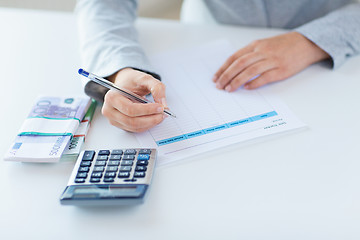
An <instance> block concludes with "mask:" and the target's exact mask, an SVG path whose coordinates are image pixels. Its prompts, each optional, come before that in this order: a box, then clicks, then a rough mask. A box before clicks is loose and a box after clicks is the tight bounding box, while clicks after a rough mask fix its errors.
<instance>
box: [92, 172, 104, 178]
mask: <svg viewBox="0 0 360 240" xmlns="http://www.w3.org/2000/svg"><path fill="white" fill-rule="evenodd" d="M91 177H92V178H101V177H102V172H93V173H92V174H91Z"/></svg>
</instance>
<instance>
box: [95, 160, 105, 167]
mask: <svg viewBox="0 0 360 240" xmlns="http://www.w3.org/2000/svg"><path fill="white" fill-rule="evenodd" d="M105 165H106V161H104V160H97V161H96V162H95V166H105Z"/></svg>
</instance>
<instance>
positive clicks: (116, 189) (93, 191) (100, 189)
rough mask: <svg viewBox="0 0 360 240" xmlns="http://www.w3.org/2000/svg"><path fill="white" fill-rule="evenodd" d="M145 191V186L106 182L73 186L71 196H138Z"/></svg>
mask: <svg viewBox="0 0 360 240" xmlns="http://www.w3.org/2000/svg"><path fill="white" fill-rule="evenodd" d="M144 192H145V188H144V187H143V186H140V185H132V186H126V185H116V184H108V185H106V186H104V185H102V186H100V185H90V186H73V193H72V194H73V197H75V198H118V197H140V196H141V195H143V194H144Z"/></svg>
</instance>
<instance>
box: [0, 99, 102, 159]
mask: <svg viewBox="0 0 360 240" xmlns="http://www.w3.org/2000/svg"><path fill="white" fill-rule="evenodd" d="M91 103H92V101H91V99H90V98H88V97H47V96H44V97H39V98H38V99H37V100H36V103H35V104H34V106H33V107H32V110H31V112H30V114H29V116H28V117H27V119H26V120H25V121H24V123H23V125H22V126H21V128H20V131H19V133H18V135H17V136H16V138H15V140H14V143H13V144H12V146H11V147H10V149H9V151H8V152H7V153H6V155H5V157H4V160H7V161H21V162H57V161H59V159H60V157H61V156H62V154H63V153H64V151H65V149H66V147H67V146H68V145H69V143H70V142H71V140H72V139H73V137H74V135H75V134H76V132H77V130H78V129H79V126H81V124H82V123H81V122H82V120H83V119H84V116H85V113H86V112H87V111H88V110H89V107H90V106H91ZM94 104H96V102H95V103H94ZM95 107H96V105H95ZM95 107H93V108H92V111H94V110H95V109H94V108H95ZM92 113H93V112H92ZM90 119H91V117H90ZM90 119H89V121H90ZM89 121H88V122H89ZM84 124H86V121H85V123H84ZM87 124H88V123H87ZM85 128H87V127H85Z"/></svg>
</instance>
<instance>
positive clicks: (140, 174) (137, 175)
mask: <svg viewBox="0 0 360 240" xmlns="http://www.w3.org/2000/svg"><path fill="white" fill-rule="evenodd" d="M143 177H145V172H135V173H134V178H143Z"/></svg>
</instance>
